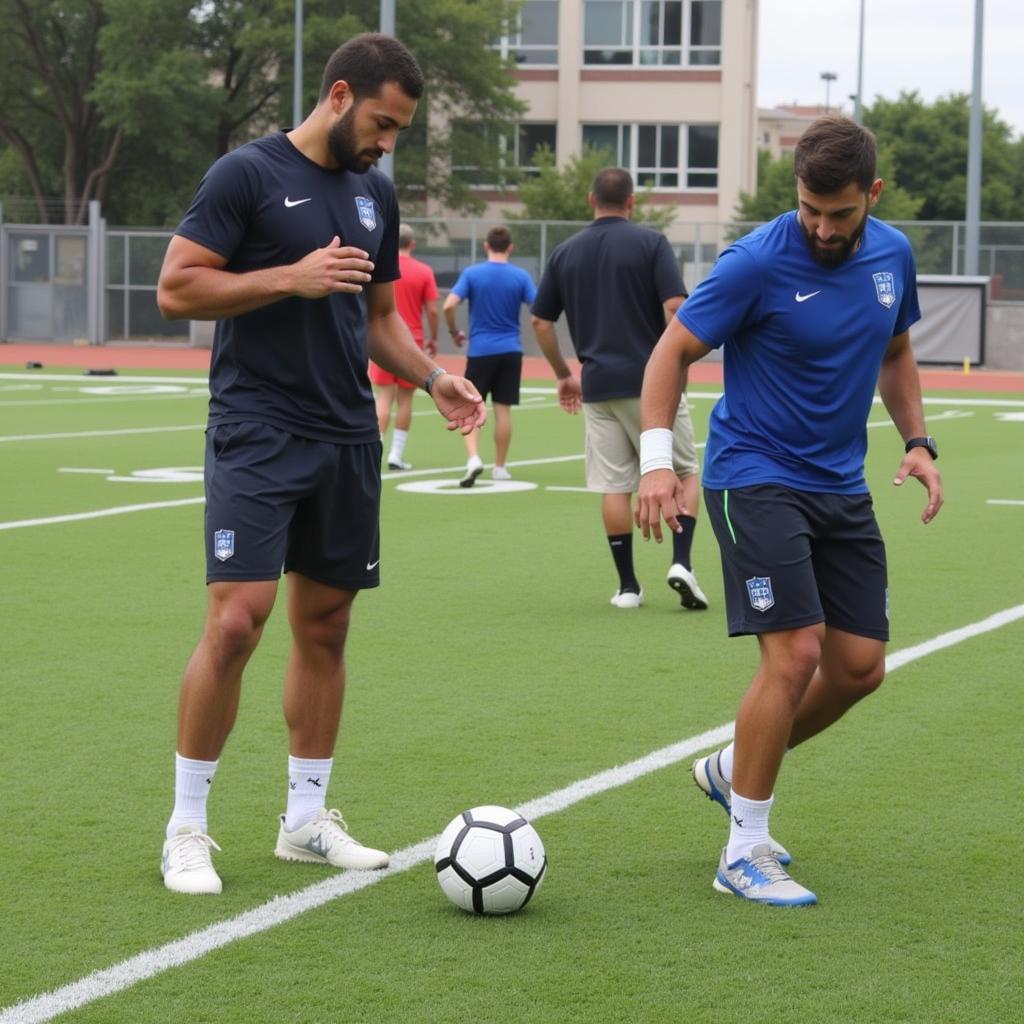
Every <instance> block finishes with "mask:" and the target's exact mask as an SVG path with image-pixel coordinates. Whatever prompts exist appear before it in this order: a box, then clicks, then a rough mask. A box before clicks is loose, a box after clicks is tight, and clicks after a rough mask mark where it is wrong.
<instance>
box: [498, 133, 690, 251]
mask: <svg viewBox="0 0 1024 1024" xmlns="http://www.w3.org/2000/svg"><path fill="white" fill-rule="evenodd" d="M614 163H615V158H614V156H613V155H612V154H611V153H609V152H608V151H607V150H604V149H594V148H593V147H591V146H586V147H584V150H583V155H582V156H576V155H575V154H574V155H572V156H570V157H569V159H568V160H567V161H566V162H565V164H564V165H563V166H562V167H558V166H557V164H556V163H555V155H554V153H552V152H551V150H550V149H548V148H547V147H542V148H541V149H539V150H538V151H537V154H536V156H535V157H534V164H535V166H536V167H537V168H538V172H537V174H535V175H528V176H525V177H523V179H522V180H521V181H520V183H519V194H518V195H517V197H516V198H517V199H518V200H519V201H520V202H521V203H522V204H523V209H522V210H521V211H512V210H506V211H505V216H506V217H508V218H509V219H510V220H568V221H588V220H591V219H593V216H594V213H593V210H591V209H590V204H589V203H588V202H587V194H588V193H589V192H590V186H591V185H592V184H593V181H594V176H595V175H596V174H597V172H598V171H600V170H601V169H602V168H603V167H609V166H611V165H612V164H614ZM674 217H675V208H674V207H671V206H655V205H653V203H652V202H651V192H650V191H645V190H642V189H638V190H637V192H636V200H635V203H634V207H633V220H634V221H635V222H636V223H637V224H646V225H647V226H648V227H652V228H655V229H656V230H658V231H664V230H665V228H667V227H668V226H669V224H671V223H672V221H673V219H674Z"/></svg>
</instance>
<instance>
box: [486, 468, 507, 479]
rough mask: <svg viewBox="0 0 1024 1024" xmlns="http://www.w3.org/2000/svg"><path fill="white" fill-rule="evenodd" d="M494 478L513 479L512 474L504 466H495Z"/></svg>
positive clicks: (493, 470)
mask: <svg viewBox="0 0 1024 1024" xmlns="http://www.w3.org/2000/svg"><path fill="white" fill-rule="evenodd" d="M491 479H492V480H511V479H512V474H511V473H510V472H509V471H508V470H507V469H506V468H505V467H504V466H495V467H494V469H492V470H491Z"/></svg>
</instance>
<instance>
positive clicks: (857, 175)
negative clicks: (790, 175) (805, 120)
mask: <svg viewBox="0 0 1024 1024" xmlns="http://www.w3.org/2000/svg"><path fill="white" fill-rule="evenodd" d="M877 162H878V149H877V146H876V145H875V136H874V135H873V134H872V132H871V131H870V130H868V129H867V128H865V127H864V126H863V125H861V124H857V122H856V121H852V120H850V118H848V117H839V116H835V115H831V116H829V117H819V118H818V119H817V120H816V121H813V122H812V123H811V124H810V125H808V127H807V129H806V130H805V131H804V133H803V135H801V136H800V139H799V141H798V142H797V144H796V151H795V153H794V158H793V169H794V171H795V172H796V176H797V178H799V179H800V181H801V182H802V183H803V186H804V187H805V188H807V189H809V190H810V191H811V192H814V193H815V194H816V195H831V194H832V193H833V192H841V191H842V190H843V189H844V188H846V186H847V185H849V184H850V183H851V182H856V184H857V187H858V188H859V189H860V190H861V191H862V192H867V191H868V190H869V189H870V188H871V185H872V184H873V182H874V180H875V168H876V165H877Z"/></svg>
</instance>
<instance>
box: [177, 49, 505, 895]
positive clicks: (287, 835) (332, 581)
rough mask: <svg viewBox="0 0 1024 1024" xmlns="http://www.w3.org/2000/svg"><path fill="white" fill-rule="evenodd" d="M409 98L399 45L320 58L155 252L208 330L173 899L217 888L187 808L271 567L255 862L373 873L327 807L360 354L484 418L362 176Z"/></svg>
mask: <svg viewBox="0 0 1024 1024" xmlns="http://www.w3.org/2000/svg"><path fill="white" fill-rule="evenodd" d="M422 90H423V75H422V72H421V71H420V68H419V66H418V64H417V63H416V61H415V59H414V58H413V56H412V54H411V53H409V51H408V50H407V49H406V48H405V47H404V46H403V45H402V44H401V43H400V42H398V40H396V39H393V38H391V37H390V36H384V35H377V34H370V33H368V34H366V35H361V36H357V37H355V38H354V39H351V40H349V42H347V43H346V44H345V45H344V46H341V47H339V48H338V49H337V50H336V51H335V52H334V53H333V54H332V55H331V57H330V58H329V60H328V61H327V65H326V67H325V69H324V76H323V82H322V86H321V91H320V98H319V101H318V103H317V105H316V107H315V108H314V110H313V111H312V113H311V114H310V115H309V116H308V117H307V118H306V120H305V121H303V122H302V124H300V125H299V126H298V127H296V128H293V129H291V130H290V131H283V132H278V133H275V134H274V135H270V136H267V137H266V138H263V139H257V140H256V141H254V142H250V143H248V144H246V145H244V146H240V147H239V148H238V149H236V150H234V151H233V152H231V153H228V154H227V155H226V156H223V157H221V159H220V160H218V161H217V162H216V163H215V164H214V165H213V166H212V167H211V168H210V169H209V171H208V172H207V173H206V175H205V177H204V178H203V180H202V182H201V183H200V185H199V189H198V191H197V192H196V195H195V198H194V199H193V201H192V205H191V206H190V207H189V210H188V212H187V213H186V215H185V218H184V220H182V222H181V224H180V225H179V227H178V229H177V231H176V233H175V235H174V237H173V238H172V239H171V242H170V245H169V246H168V249H167V254H166V256H165V258H164V264H163V267H162V269H161V272H160V281H159V284H158V287H157V302H158V303H159V306H160V310H161V312H162V313H163V315H164V316H166V317H168V318H169V319H174V318H177V317H190V318H192V319H197V320H216V321H217V328H216V333H215V335H214V343H213V355H212V361H211V367H210V416H209V427H208V430H207V434H206V512H205V529H204V532H205V535H206V562H207V572H206V579H207V583H208V584H209V587H208V591H207V594H208V607H207V613H206V623H205V627H204V630H203V635H202V638H201V639H200V641H199V645H198V646H197V647H196V650H195V652H194V653H193V655H192V657H191V659H190V661H189V664H188V666H187V668H186V669H185V675H184V678H183V679H182V684H181V699H180V702H179V714H178V750H177V757H176V759H175V804H174V809H173V811H172V813H171V818H170V820H169V822H168V824H167V829H166V841H165V843H164V847H163V856H162V858H161V865H160V866H161V872H162V874H163V877H164V885H165V886H166V887H167V888H168V889H171V890H172V891H175V892H182V893H192V894H201V893H219V892H220V891H221V879H220V876H219V875H218V874H217V872H216V871H215V870H214V868H213V864H212V860H211V855H210V850H211V848H215V849H219V847H218V846H217V845H216V843H214V841H213V840H212V839H211V838H210V836H209V835H208V833H207V815H206V802H207V794H208V792H209V789H210V786H211V784H212V782H213V778H214V773H215V772H216V770H217V766H218V761H219V757H220V754H221V751H222V749H223V747H224V744H225V742H226V740H227V738H228V734H229V733H230V732H231V728H232V726H233V725H234V720H235V715H236V713H237V710H238V703H239V698H240V694H241V687H242V673H243V670H244V669H245V666H246V664H247V663H248V660H249V657H250V656H251V655H252V653H253V651H254V650H255V648H256V645H257V644H258V643H259V640H260V636H261V634H262V632H263V627H264V624H265V623H266V621H267V618H268V617H269V615H270V612H271V609H272V608H273V605H274V600H275V598H276V596H277V589H278V584H279V580H280V577H281V572H282V568H283V570H284V572H286V573H287V574H288V620H289V624H290V626H291V631H292V650H291V656H290V658H289V663H288V669H287V672H286V675H285V684H284V711H285V719H286V721H287V725H288V735H289V755H290V756H289V758H288V785H287V789H286V793H287V802H286V806H285V813H284V814H282V815H281V819H280V823H279V827H278V837H277V846H276V848H275V851H274V852H275V854H276V855H277V856H278V857H279V858H281V859H282V860H288V861H303V862H307V863H315V864H323V865H330V866H332V867H345V868H363V869H366V868H382V867H384V866H385V865H386V864H387V863H388V856H387V854H386V853H384V852H383V851H381V850H375V849H370V848H368V847H366V846H363V845H362V844H361V843H358V842H357V841H356V840H355V839H353V838H352V836H350V835H349V834H348V832H347V831H346V826H345V824H344V821H343V819H342V817H341V814H340V812H339V811H338V810H337V809H336V808H330V809H328V808H329V804H328V803H327V798H326V793H327V787H328V783H329V780H330V774H331V769H332V765H333V753H334V744H335V740H336V737H337V731H338V724H339V721H340V718H341V707H342V701H343V697H344V692H345V664H344V650H345V640H346V636H347V633H348V626H349V620H350V616H351V609H352V603H353V601H354V600H355V597H356V594H357V593H358V592H359V591H360V590H362V589H363V588H366V587H375V586H377V585H378V582H379V575H380V568H379V566H380V536H379V516H378V512H379V504H380V487H381V477H380V463H381V456H382V449H381V443H380V431H379V428H378V424H377V416H376V412H375V409H374V402H373V393H372V391H371V390H370V382H369V380H368V378H367V361H368V358H370V357H372V358H373V360H374V362H376V363H378V364H379V365H381V366H383V367H384V368H385V369H386V370H388V371H390V372H392V373H395V374H397V375H399V376H401V377H404V378H406V379H408V380H413V381H419V382H421V386H422V387H423V388H424V389H425V390H426V391H427V393H428V394H430V396H431V397H432V398H433V399H434V402H435V404H436V405H437V407H438V410H439V411H440V412H441V414H442V415H443V416H444V417H445V418H446V419H447V421H448V427H449V429H461V430H466V431H468V430H473V429H476V428H478V427H479V426H480V425H481V424H482V423H483V420H484V415H485V414H484V406H483V403H482V401H481V400H480V397H479V395H477V393H476V390H475V388H473V386H472V385H471V384H469V383H468V382H467V381H465V380H463V379H462V378H460V377H455V376H447V375H445V374H444V371H443V370H441V369H440V368H438V367H437V366H436V365H435V364H434V361H433V360H432V359H431V358H430V357H429V356H428V355H427V354H426V353H425V352H423V351H422V350H421V349H420V348H418V347H417V346H416V344H415V342H414V341H413V339H412V335H411V334H410V333H409V329H408V327H406V325H405V323H404V321H403V320H402V319H401V317H400V316H399V314H398V312H397V310H396V309H395V302H394V293H393V289H392V282H393V281H394V280H395V279H396V278H397V277H398V276H399V271H398V225H399V214H398V203H397V202H396V200H395V192H394V187H393V186H392V184H391V182H390V181H389V180H388V179H387V178H386V177H385V176H384V175H383V174H381V173H380V172H379V171H377V170H376V169H375V168H374V164H375V163H376V162H377V159H378V158H379V157H380V156H381V155H382V154H383V153H386V152H387V153H390V152H391V150H392V149H393V148H394V145H395V140H396V138H397V136H398V133H399V131H401V130H402V129H403V128H407V127H408V126H409V124H410V122H411V121H412V117H413V114H414V113H415V110H416V102H417V99H418V98H419V96H420V95H421V93H422ZM262 842H263V840H257V845H262ZM268 845H269V844H268Z"/></svg>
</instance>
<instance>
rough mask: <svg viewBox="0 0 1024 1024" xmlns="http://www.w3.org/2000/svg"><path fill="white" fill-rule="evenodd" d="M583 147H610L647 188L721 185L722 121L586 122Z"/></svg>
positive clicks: (616, 160) (611, 153)
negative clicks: (690, 123) (660, 122)
mask: <svg viewBox="0 0 1024 1024" xmlns="http://www.w3.org/2000/svg"><path fill="white" fill-rule="evenodd" d="M583 145H584V146H589V147H591V148H593V149H600V150H605V151H606V152H607V153H608V159H609V160H610V161H611V162H613V163H616V164H618V165H619V166H620V167H625V168H626V169H627V170H629V172H630V173H631V174H632V175H633V178H634V180H635V181H636V183H637V185H639V186H641V187H643V188H655V189H672V190H676V191H678V190H679V189H682V188H686V189H715V188H717V187H718V125H678V124H585V125H583Z"/></svg>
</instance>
